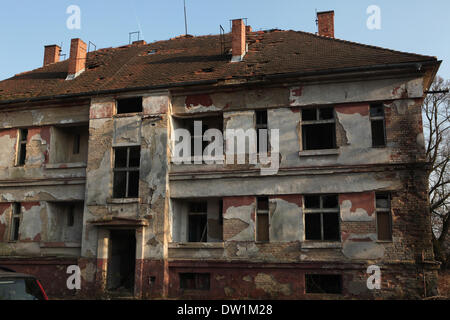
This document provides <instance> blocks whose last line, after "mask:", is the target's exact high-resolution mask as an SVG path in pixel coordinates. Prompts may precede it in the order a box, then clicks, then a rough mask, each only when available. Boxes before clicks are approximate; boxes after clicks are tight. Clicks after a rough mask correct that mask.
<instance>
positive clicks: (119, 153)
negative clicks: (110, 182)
mask: <svg viewBox="0 0 450 320" xmlns="http://www.w3.org/2000/svg"><path fill="white" fill-rule="evenodd" d="M114 151H115V152H114V155H115V157H114V186H113V197H114V198H137V197H138V196H139V167H140V157H141V148H140V147H120V148H115V149H114Z"/></svg>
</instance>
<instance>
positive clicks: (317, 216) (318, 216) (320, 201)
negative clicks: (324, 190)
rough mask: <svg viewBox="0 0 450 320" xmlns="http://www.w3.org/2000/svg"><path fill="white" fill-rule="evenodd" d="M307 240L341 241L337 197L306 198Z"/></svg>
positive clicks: (316, 196)
mask: <svg viewBox="0 0 450 320" xmlns="http://www.w3.org/2000/svg"><path fill="white" fill-rule="evenodd" d="M304 213H305V239H306V240H316V241H339V240H340V226H339V204H338V197H337V196H336V195H324V196H319V195H311V196H305V209H304Z"/></svg>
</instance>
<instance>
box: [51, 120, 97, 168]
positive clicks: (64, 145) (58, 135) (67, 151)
mask: <svg viewBox="0 0 450 320" xmlns="http://www.w3.org/2000/svg"><path fill="white" fill-rule="evenodd" d="M88 141H89V127H88V126H87V125H83V126H80V125H78V126H70V125H66V126H54V127H53V128H52V138H51V140H50V143H51V147H50V150H51V152H50V159H49V162H50V163H53V164H58V163H86V162H87V155H88Z"/></svg>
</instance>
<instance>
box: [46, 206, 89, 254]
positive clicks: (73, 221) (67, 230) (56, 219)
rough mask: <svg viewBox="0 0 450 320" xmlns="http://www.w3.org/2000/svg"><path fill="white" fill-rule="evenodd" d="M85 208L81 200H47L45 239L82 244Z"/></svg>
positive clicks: (47, 240)
mask: <svg viewBox="0 0 450 320" xmlns="http://www.w3.org/2000/svg"><path fill="white" fill-rule="evenodd" d="M83 209H84V203H83V202H81V201H80V202H63V201H61V202H47V216H48V219H47V220H48V227H47V232H46V233H44V234H43V238H44V239H43V241H46V242H70V243H79V244H81V234H82V230H83ZM67 250H69V249H67Z"/></svg>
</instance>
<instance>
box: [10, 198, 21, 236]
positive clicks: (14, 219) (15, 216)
mask: <svg viewBox="0 0 450 320" xmlns="http://www.w3.org/2000/svg"><path fill="white" fill-rule="evenodd" d="M11 210H12V215H11V231H10V240H11V241H19V230H20V221H21V217H22V206H21V204H20V203H13V204H12V208H11Z"/></svg>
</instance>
